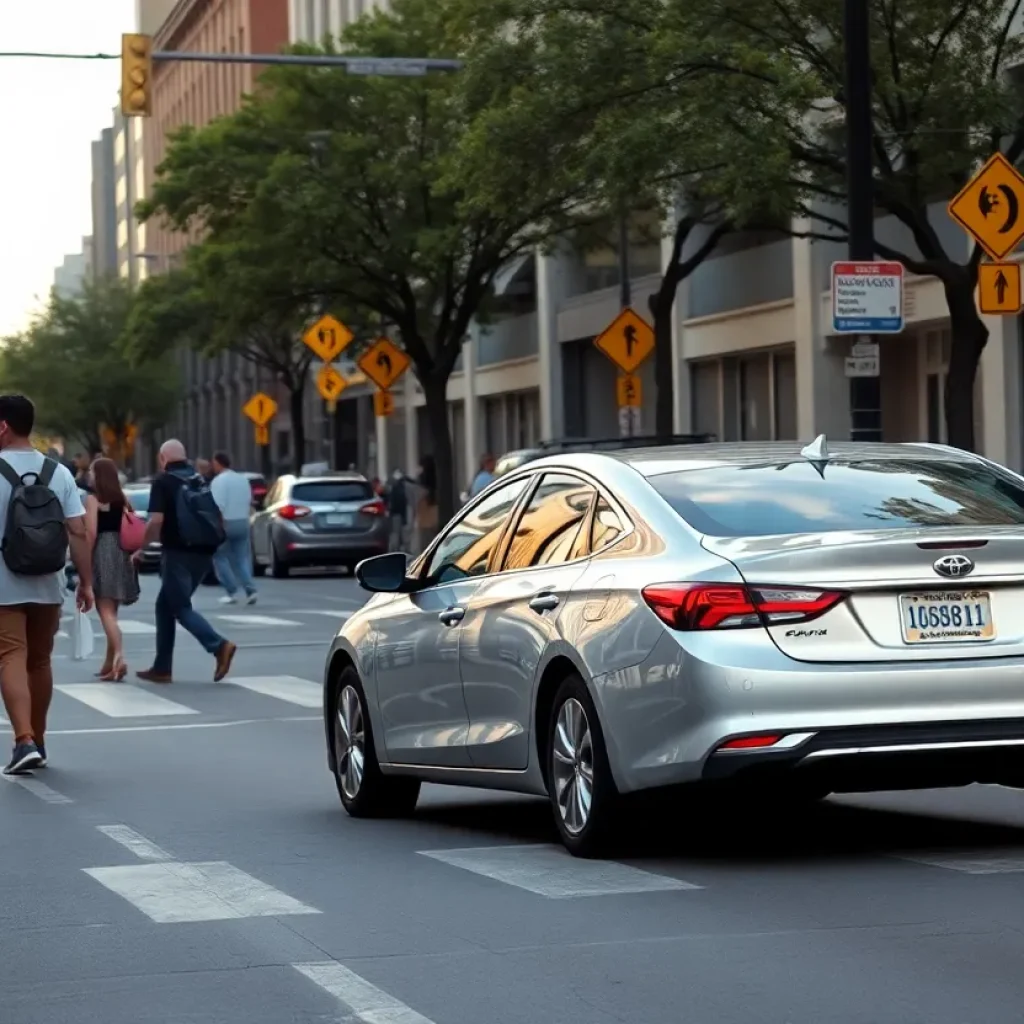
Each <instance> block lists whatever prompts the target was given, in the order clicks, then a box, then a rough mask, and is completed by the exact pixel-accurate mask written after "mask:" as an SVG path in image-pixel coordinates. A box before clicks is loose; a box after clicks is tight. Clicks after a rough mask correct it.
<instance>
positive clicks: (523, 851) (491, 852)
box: [417, 844, 701, 900]
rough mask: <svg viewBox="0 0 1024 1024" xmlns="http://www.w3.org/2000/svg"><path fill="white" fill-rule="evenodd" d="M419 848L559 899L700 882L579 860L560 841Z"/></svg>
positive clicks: (611, 863)
mask: <svg viewBox="0 0 1024 1024" xmlns="http://www.w3.org/2000/svg"><path fill="white" fill-rule="evenodd" d="M417 852H419V853H420V854H421V855H422V856H424V857H430V858H432V859H433V860H438V861H441V862H442V863H444V864H449V865H451V866H452V867H455V868H462V869H463V870H464V871H472V872H473V874H476V875H483V876H484V877H485V878H490V879H493V880H494V881H495V882H503V883H504V884H505V885H514V886H516V887H517V888H519V889H526V890H527V891H528V892H532V893H535V894H536V895H538V896H546V897H547V898H548V899H555V900H564V899H573V898H576V897H579V896H616V895H623V894H625V893H644V892H666V891H679V890H685V889H699V888H701V887H700V886H699V885H694V884H693V883H692V882H684V881H683V880H682V879H681V878H671V877H669V876H668V875H656V874H654V873H652V872H650V871H642V870H641V869H640V868H633V867H630V866H629V865H628V864H619V863H617V862H616V861H596V860H581V859H579V858H577V857H573V856H571V855H570V854H569V853H567V852H566V851H565V850H563V849H561V848H559V847H557V846H548V845H543V844H540V845H525V844H516V845H515V846H482V847H473V848H470V849H462V850H419V851H417Z"/></svg>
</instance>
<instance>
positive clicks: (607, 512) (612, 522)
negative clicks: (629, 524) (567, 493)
mask: <svg viewBox="0 0 1024 1024" xmlns="http://www.w3.org/2000/svg"><path fill="white" fill-rule="evenodd" d="M625 532H626V528H625V526H624V525H623V523H622V520H621V519H620V518H619V515H618V513H617V512H616V511H615V509H613V508H612V507H611V505H610V504H609V503H608V500H607V499H606V498H604V497H598V499H597V507H596V508H595V509H594V522H593V525H592V526H591V529H590V553H591V554H592V555H596V554H597V553H598V551H600V550H601V548H606V547H608V545H609V544H613V543H614V542H615V541H617V540H618V539H619V538H620V537H621V536H622V535H623V534H624V533H625Z"/></svg>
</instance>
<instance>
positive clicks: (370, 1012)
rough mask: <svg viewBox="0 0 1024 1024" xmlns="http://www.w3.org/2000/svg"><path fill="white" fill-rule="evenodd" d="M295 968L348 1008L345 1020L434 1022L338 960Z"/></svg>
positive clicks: (374, 1023) (396, 1023)
mask: <svg viewBox="0 0 1024 1024" xmlns="http://www.w3.org/2000/svg"><path fill="white" fill-rule="evenodd" d="M292 967H293V968H294V969H295V970H296V971H298V972H299V974H301V975H303V976H304V977H306V978H308V979H309V980H310V981H311V982H313V984H314V985H319V987H320V988H322V989H323V990H324V991H325V992H326V993H327V994H328V995H331V996H333V997H334V998H335V999H337V1000H338V1002H339V1003H341V1004H342V1005H343V1006H344V1007H345V1008H346V1009H347V1010H348V1011H349V1013H350V1015H349V1016H346V1017H344V1018H343V1019H344V1020H345V1021H349V1020H352V1021H354V1022H358V1024H433V1022H432V1021H431V1020H429V1019H428V1018H427V1017H424V1016H423V1014H421V1013H417V1012H416V1011H415V1010H414V1009H412V1007H411V1006H406V1005H405V1003H403V1002H401V1001H400V1000H398V999H396V998H395V997H394V996H392V995H389V994H388V993H387V992H385V991H384V990H383V989H379V988H377V986H376V985H371V984H370V982H368V981H367V980H366V979H365V978H362V977H360V976H359V975H358V974H356V973H355V971H350V970H349V969H348V968H347V967H345V966H343V965H342V964H339V963H338V962H337V961H336V960H326V961H323V962H321V963H311V964H292Z"/></svg>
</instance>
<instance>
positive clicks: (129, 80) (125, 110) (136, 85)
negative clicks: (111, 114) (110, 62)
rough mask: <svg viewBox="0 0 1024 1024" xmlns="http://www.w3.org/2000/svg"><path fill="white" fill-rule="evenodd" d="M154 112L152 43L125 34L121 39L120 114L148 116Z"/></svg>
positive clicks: (147, 38)
mask: <svg viewBox="0 0 1024 1024" xmlns="http://www.w3.org/2000/svg"><path fill="white" fill-rule="evenodd" d="M152 112H153V40H152V38H151V37H150V36H144V35H140V34H138V33H127V34H125V35H123V36H121V113H122V114H124V116H125V117H149V115H150V114H151V113H152Z"/></svg>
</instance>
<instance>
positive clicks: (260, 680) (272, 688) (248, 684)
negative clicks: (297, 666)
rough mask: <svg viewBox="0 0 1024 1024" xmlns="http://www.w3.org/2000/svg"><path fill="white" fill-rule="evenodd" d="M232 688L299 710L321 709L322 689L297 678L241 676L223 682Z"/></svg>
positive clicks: (307, 680)
mask: <svg viewBox="0 0 1024 1024" xmlns="http://www.w3.org/2000/svg"><path fill="white" fill-rule="evenodd" d="M225 682H226V683H230V684H231V685H232V686H241V687H242V689H244V690H251V691H252V692H253V693H260V694H262V695H263V696H264V697H275V698H276V699H277V700H283V701H287V702H288V703H289V704H298V706H299V707H300V708H321V707H323V704H324V693H323V687H322V686H321V685H320V683H314V682H312V681H311V680H309V679H300V678H299V677H298V676H241V677H234V678H230V679H226V680H225Z"/></svg>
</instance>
